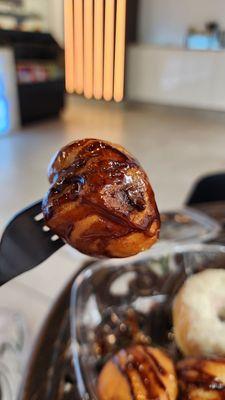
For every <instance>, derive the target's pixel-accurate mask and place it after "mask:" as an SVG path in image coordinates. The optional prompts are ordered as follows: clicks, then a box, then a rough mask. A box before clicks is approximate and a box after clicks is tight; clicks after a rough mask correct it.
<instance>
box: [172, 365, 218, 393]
mask: <svg viewBox="0 0 225 400" xmlns="http://www.w3.org/2000/svg"><path fill="white" fill-rule="evenodd" d="M177 375H178V380H179V384H180V387H181V390H182V399H183V400H220V399H225V358H208V359H203V358H202V359H201V358H187V359H186V360H183V361H180V362H179V363H178V366H177Z"/></svg>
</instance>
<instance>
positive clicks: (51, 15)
mask: <svg viewBox="0 0 225 400" xmlns="http://www.w3.org/2000/svg"><path fill="white" fill-rule="evenodd" d="M36 1H37V0H36ZM38 1H39V0H38ZM63 8H64V7H63V0H48V25H49V30H50V32H51V33H52V34H53V36H54V37H55V39H56V40H57V41H58V42H59V44H60V45H61V46H63V42H64V34H63V32H64V24H63V20H64V17H63V15H64V12H63Z"/></svg>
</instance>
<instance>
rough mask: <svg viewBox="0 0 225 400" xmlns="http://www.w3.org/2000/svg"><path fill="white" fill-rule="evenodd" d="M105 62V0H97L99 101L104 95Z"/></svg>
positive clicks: (96, 81)
mask: <svg viewBox="0 0 225 400" xmlns="http://www.w3.org/2000/svg"><path fill="white" fill-rule="evenodd" d="M103 60H104V0H95V4H94V97H95V98H96V99H97V100H99V99H101V98H102V95H103Z"/></svg>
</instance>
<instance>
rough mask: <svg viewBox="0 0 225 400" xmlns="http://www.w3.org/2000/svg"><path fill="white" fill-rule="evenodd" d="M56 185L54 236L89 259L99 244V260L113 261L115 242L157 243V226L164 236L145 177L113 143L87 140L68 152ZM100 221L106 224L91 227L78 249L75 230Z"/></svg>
mask: <svg viewBox="0 0 225 400" xmlns="http://www.w3.org/2000/svg"><path fill="white" fill-rule="evenodd" d="M50 182H51V183H52V185H51V187H50V190H49V192H48V194H47V196H46V198H45V199H44V201H43V213H44V216H45V219H46V221H47V223H48V224H49V226H50V227H51V229H52V230H53V231H55V232H56V233H57V234H58V235H59V236H61V237H63V238H64V239H65V240H66V241H67V242H68V243H70V244H71V245H74V247H76V248H78V249H79V250H80V251H83V252H84V253H88V251H87V250H88V249H89V247H90V243H91V244H92V243H93V240H95V241H96V255H99V254H101V255H105V256H107V255H108V254H107V246H108V244H109V243H110V241H111V240H112V239H118V238H123V237H126V236H127V235H129V234H131V233H138V232H142V233H143V234H144V235H146V236H148V237H153V236H155V234H156V232H155V231H154V232H153V233H151V232H150V228H151V226H152V224H153V222H156V230H157V227H158V230H159V225H160V222H159V214H158V210H157V206H156V203H155V199H154V194H153V191H152V188H151V186H150V184H149V181H148V178H147V176H146V174H145V172H144V171H143V170H142V168H141V167H140V166H139V164H138V162H137V161H136V160H135V159H134V158H133V157H132V156H130V155H129V154H128V153H126V151H123V150H122V149H121V150H120V148H117V147H114V146H112V145H110V144H109V143H107V142H103V141H99V140H96V139H85V140H82V141H79V142H74V143H72V144H71V145H69V146H67V147H65V148H64V149H62V150H61V151H60V152H59V154H58V155H57V157H56V159H55V161H54V162H53V164H52V167H51V169H50ZM96 215H97V216H98V217H99V218H100V221H101V222H100V224H99V222H98V221H97V222H96V224H91V227H90V229H88V230H86V231H85V232H82V234H81V235H78V237H76V243H73V240H74V239H72V237H71V234H72V232H73V229H71V225H72V224H73V225H74V226H75V224H76V223H77V222H78V221H82V220H85V219H87V218H91V217H92V216H96ZM67 221H68V222H67ZM68 223H69V225H70V229H68V227H67V224H68ZM91 255H95V254H93V252H92V253H91ZM109 255H110V254H109Z"/></svg>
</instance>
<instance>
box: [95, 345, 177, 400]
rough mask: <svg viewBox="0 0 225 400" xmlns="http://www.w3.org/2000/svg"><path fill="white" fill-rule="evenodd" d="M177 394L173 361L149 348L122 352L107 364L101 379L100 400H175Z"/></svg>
mask: <svg viewBox="0 0 225 400" xmlns="http://www.w3.org/2000/svg"><path fill="white" fill-rule="evenodd" d="M177 392H178V390H177V379H176V373H175V368H174V365H173V361H172V360H171V359H170V358H169V357H168V356H167V354H166V353H165V352H164V351H162V350H160V349H158V348H153V347H149V346H140V345H137V346H133V347H130V348H128V349H123V350H121V351H120V352H119V353H117V354H116V355H114V356H113V357H112V359H111V360H109V361H108V362H107V363H106V364H105V366H104V367H103V369H102V371H101V374H100V376H99V379H98V395H99V400H114V399H117V400H134V399H137V400H138V399H143V400H153V399H159V400H175V399H176V397H177Z"/></svg>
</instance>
